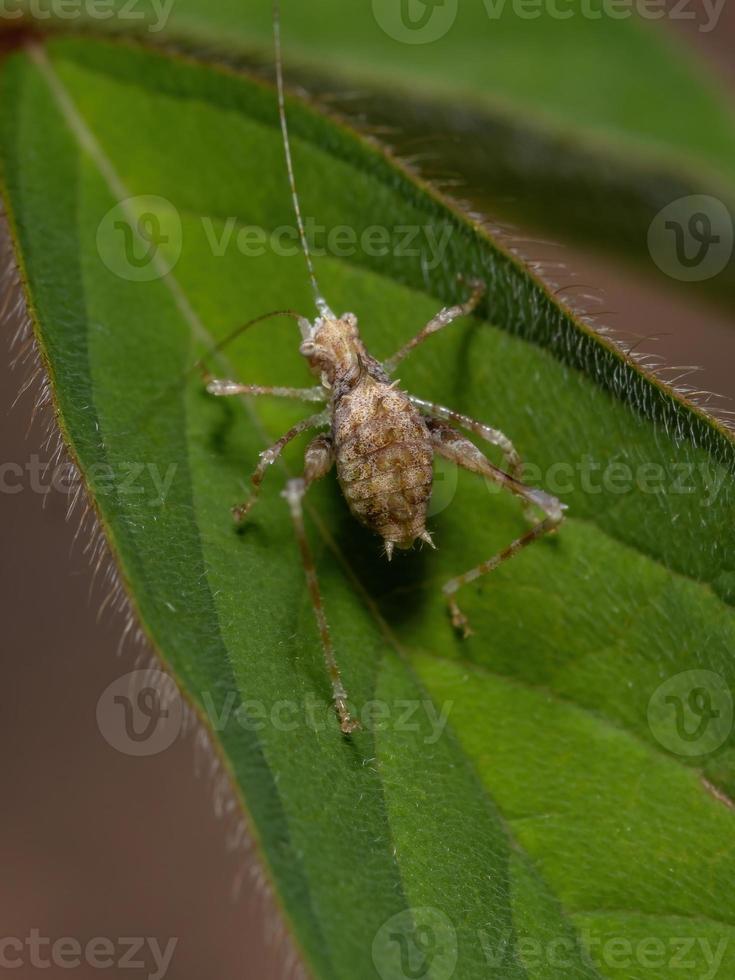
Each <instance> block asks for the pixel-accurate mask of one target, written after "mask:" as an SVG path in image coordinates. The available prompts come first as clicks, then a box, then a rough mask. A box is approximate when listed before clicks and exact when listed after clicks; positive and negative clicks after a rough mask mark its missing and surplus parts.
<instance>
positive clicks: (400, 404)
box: [333, 376, 433, 547]
mask: <svg viewBox="0 0 735 980" xmlns="http://www.w3.org/2000/svg"><path fill="white" fill-rule="evenodd" d="M333 438H334V446H335V450H336V458H337V474H338V477H339V481H340V485H341V487H342V492H343V493H344V496H345V499H346V500H347V503H348V505H349V508H350V510H351V512H352V513H353V515H354V516H355V517H356V518H357V519H358V520H359V521H360V522H361V523H363V524H365V525H366V526H367V527H369V528H371V529H372V530H373V531H375V532H376V533H378V534H380V535H381V537H383V538H384V539H385V541H386V542H393V543H394V544H396V545H398V546H399V547H408V546H409V545H411V544H412V543H413V541H414V540H415V539H416V538H417V537H419V536H420V535H421V534H422V532H424V531H425V522H426V509H427V506H428V502H429V498H430V496H431V485H432V477H433V471H432V460H433V447H432V444H431V441H430V438H429V433H428V430H427V429H426V425H425V423H424V420H423V418H422V417H421V415H420V414H419V412H418V411H417V410H416V409H415V408H414V406H413V405H412V404H411V402H410V401H409V400H408V398H407V397H406V395H405V394H404V393H403V392H401V391H397V390H395V389H394V388H391V387H390V386H389V385H387V384H384V383H382V382H380V381H376V380H375V379H373V378H371V377H369V376H364V377H363V378H361V379H360V381H358V383H357V385H356V386H355V387H354V388H353V389H352V390H351V391H350V392H348V393H347V394H345V395H343V396H342V397H341V398H340V399H339V401H338V403H337V404H335V406H334V424H333Z"/></svg>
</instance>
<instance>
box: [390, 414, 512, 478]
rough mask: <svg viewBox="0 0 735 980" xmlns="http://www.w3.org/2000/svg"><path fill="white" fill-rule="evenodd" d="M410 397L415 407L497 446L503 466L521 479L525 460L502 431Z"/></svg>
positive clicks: (467, 416) (466, 416)
mask: <svg viewBox="0 0 735 980" xmlns="http://www.w3.org/2000/svg"><path fill="white" fill-rule="evenodd" d="M408 397H409V398H410V399H411V401H412V402H413V404H414V405H416V406H417V407H418V408H420V409H422V411H424V412H427V413H428V414H429V415H435V416H436V417H437V418H440V419H443V420H444V421H445V422H454V423H455V425H459V426H461V427H462V428H463V429H467V430H468V431H469V432H473V433H474V434H475V435H476V436H479V437H480V438H481V439H484V440H485V441H486V442H489V443H490V445H492V446H497V447H498V448H499V449H500V451H501V452H502V454H503V465H504V466H505V467H506V468H507V470H508V472H509V473H510V475H511V476H512V477H513V478H514V479H516V480H518V479H519V478H520V474H521V470H522V469H523V460H522V459H521V457H520V454H519V453H518V451H517V450H516V448H515V446H514V445H513V443H512V442H511V441H510V439H509V438H508V437H507V436H506V435H505V434H504V433H503V432H501V431H500V429H493V428H492V427H491V426H489V425H485V423H484V422H478V421H476V419H473V418H470V417H469V415H462V414H461V413H460V412H455V411H454V410H453V409H451V408H445V407H444V406H443V405H437V404H435V403H434V402H425V401H424V400H423V399H422V398H416V396H415V395H409V396H408ZM452 431H454V430H452Z"/></svg>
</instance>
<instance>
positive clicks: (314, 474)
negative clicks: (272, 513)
mask: <svg viewBox="0 0 735 980" xmlns="http://www.w3.org/2000/svg"><path fill="white" fill-rule="evenodd" d="M333 462H334V449H333V446H332V440H331V438H330V437H329V436H327V435H320V436H317V437H316V439H314V441H313V442H312V443H310V445H309V446H308V448H307V450H306V457H305V467H304V475H303V477H300V478H297V479H294V480H289V481H288V483H287V484H286V488H285V490H284V491H283V496H284V497H285V498H286V500H287V501H288V505H289V508H290V510H291V518H292V520H293V525H294V531H295V532H296V540H297V541H298V545H299V551H300V552H301V561H302V563H303V566H304V574H305V575H306V584H307V586H308V588H309V594H310V596H311V604H312V607H313V609H314V616H315V618H316V622H317V627H318V629H319V638H320V640H321V644H322V650H323V652H324V660H325V663H326V665H327V673H328V674H329V679H330V681H331V684H332V698H333V700H334V707H335V709H336V711H337V715H338V717H339V727H340V729H341V730H342V731H343V732H344V734H345V735H349V734H350V732H354V731H355V730H356V729H357V728H359V727H360V724H359V722H357V721H353V720H352V718H351V717H350V711H349V708H348V707H347V691H346V690H345V687H344V684H343V683H342V676H341V674H340V671H339V666H338V665H337V658H336V656H335V653H334V647H333V645H332V637H331V635H330V633H329V624H328V623H327V617H326V614H325V612H324V603H323V601H322V594H321V590H320V589H319V580H318V579H317V575H316V567H315V565H314V558H313V556H312V553H311V548H310V547H309V541H308V539H307V537H306V529H305V527H304V513H303V507H302V500H303V498H304V494H305V493H306V491H307V489H308V488H309V486H310V485H311V484H312V483H313V482H314V481H315V480H319V479H321V477H323V476H324V475H325V474H326V473H327V472H328V471H329V470H330V468H331V466H332V464H333Z"/></svg>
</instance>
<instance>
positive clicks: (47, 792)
mask: <svg viewBox="0 0 735 980" xmlns="http://www.w3.org/2000/svg"><path fill="white" fill-rule="evenodd" d="M675 29H676V30H677V31H678V32H679V33H681V34H683V35H685V36H687V38H688V39H689V41H690V42H691V43H693V44H694V45H696V46H697V47H698V48H699V49H700V52H704V54H705V55H706V57H707V58H708V59H709V60H710V61H711V63H712V64H713V65H715V66H716V67H717V71H718V72H719V73H720V75H721V77H722V81H723V85H728V86H729V87H730V88H731V90H733V89H735V61H734V60H733V58H732V53H731V52H732V50H733V40H734V39H735V10H733V9H732V7H731V9H730V10H727V9H725V10H724V11H723V14H722V18H721V21H720V24H719V26H718V28H717V29H716V30H714V31H713V32H711V33H710V34H706V35H705V34H700V33H698V32H696V31H693V30H691V29H689V28H688V26H687V22H686V21H679V22H678V23H677V24H676V25H675ZM652 84H655V80H654V79H652ZM543 237H546V238H548V235H544V236H543ZM554 257H555V258H556V253H555V255H554ZM564 260H565V261H566V263H567V264H568V266H569V268H570V269H572V270H574V271H576V272H577V273H579V278H580V279H581V281H583V282H585V283H589V284H591V285H593V286H594V287H595V288H596V289H602V290H603V291H604V295H605V307H604V308H605V309H606V310H611V311H614V315H613V316H609V317H607V318H606V319H607V321H608V322H610V323H611V324H613V325H617V326H620V327H621V328H623V327H624V329H625V331H626V333H628V332H630V333H638V334H641V335H646V336H648V335H650V334H657V335H659V336H660V339H659V340H658V341H657V342H655V343H654V342H653V341H651V342H649V343H647V344H646V345H645V349H647V350H653V351H655V352H657V353H660V354H662V355H663V356H664V357H665V359H666V361H667V362H668V363H671V364H681V365H691V364H699V365H702V367H703V368H704V371H703V372H702V373H701V375H700V376H699V379H698V381H697V384H698V386H700V387H702V388H705V389H708V390H710V391H714V392H719V393H721V394H723V395H728V396H732V395H734V394H735V372H734V371H733V367H734V366H735V322H733V318H732V316H731V315H729V314H728V313H726V312H723V311H722V310H720V309H718V308H716V307H707V306H705V305H703V303H702V301H701V299H700V298H699V297H698V295H697V294H696V293H695V292H694V290H687V289H686V288H685V287H681V286H678V287H672V288H667V287H666V285H665V284H661V281H660V279H659V280H658V281H657V282H656V284H654V282H653V280H649V279H648V278H646V277H645V275H644V274H643V273H641V274H636V275H634V274H632V273H631V272H630V271H627V270H622V269H620V268H618V267H616V266H615V265H614V264H613V263H612V262H610V261H609V260H607V259H604V258H602V257H594V256H590V255H589V254H581V252H580V251H579V250H575V249H572V248H566V249H565V250H564ZM2 330H3V341H4V342H3V343H2V346H0V351H1V353H0V463H7V462H15V463H18V464H20V465H21V466H25V465H26V463H27V462H28V461H29V460H30V459H32V458H33V457H34V455H35V456H37V457H38V458H39V459H40V460H41V461H42V462H45V461H47V460H48V455H49V454H48V451H47V450H45V449H44V448H43V447H42V445H41V442H42V436H43V433H42V430H41V428H40V427H39V426H38V425H34V426H32V427H31V429H30V431H29V433H28V436H27V437H26V436H25V429H26V426H27V420H28V416H29V412H30V407H31V400H30V398H29V397H26V398H24V399H22V400H21V402H20V403H19V405H18V406H17V407H16V408H15V409H13V410H12V411H11V403H12V401H13V399H14V398H15V395H16V393H17V390H18V386H19V384H20V380H21V379H20V375H19V374H17V373H16V374H13V373H11V372H10V370H9V366H8V361H9V355H8V344H7V335H8V329H7V325H6V324H3V327H2ZM723 407H732V406H728V404H726V403H723ZM11 482H13V479H12V478H11ZM23 483H24V486H23V488H22V489H21V490H20V491H19V492H0V541H2V563H1V564H0V608H1V609H2V641H3V657H2V661H1V663H0V755H1V757H2V774H3V787H2V805H1V807H0V867H1V868H2V876H1V877H0V940H1V939H2V938H3V937H18V938H20V939H21V940H24V939H25V938H26V937H28V936H29V935H30V933H31V930H32V929H34V928H35V929H37V930H39V932H40V933H41V935H42V936H45V937H50V938H51V939H52V940H54V939H58V938H61V937H74V938H75V939H77V940H78V941H79V942H81V943H82V944H84V943H86V942H88V941H89V940H90V939H91V938H93V937H96V936H101V937H108V938H109V939H112V941H113V942H116V941H117V940H118V939H119V938H120V937H138V936H139V937H155V938H156V939H157V940H158V942H159V943H160V946H161V949H164V948H165V947H166V944H167V942H168V941H169V939H171V938H174V937H175V938H176V939H177V945H176V948H175V951H174V954H173V959H172V961H171V965H170V967H169V969H168V972H167V974H166V975H167V976H168V977H170V978H176V980H203V978H208V980H220V978H231V977H240V978H244V980H251V978H253V980H267V978H268V977H271V976H282V975H283V973H284V959H285V955H286V951H285V950H284V949H283V948H282V946H283V944H281V943H279V942H278V941H277V940H275V941H271V942H268V941H267V940H266V933H267V932H268V929H266V924H267V923H268V922H269V920H270V922H269V924H270V925H272V913H268V912H267V902H266V901H265V900H264V899H263V898H262V896H259V895H258V893H257V891H256V890H255V889H254V888H253V886H252V883H251V879H250V877H249V876H248V875H247V874H246V875H245V878H244V881H243V885H242V888H241V889H240V892H239V895H237V896H236V897H233V885H234V883H235V880H236V878H237V877H238V874H239V873H240V872H241V871H242V858H241V857H236V856H233V855H232V854H231V853H230V852H229V851H228V848H227V846H226V831H227V829H228V828H227V827H226V826H225V825H224V824H223V822H222V821H221V820H219V819H218V818H217V817H216V815H215V808H214V804H213V789H212V784H211V781H210V780H209V779H208V778H207V777H206V776H198V775H197V774H196V772H195V752H194V748H193V739H192V738H191V737H188V738H184V739H178V740H177V741H175V742H174V744H173V745H172V746H171V747H170V748H168V749H167V750H166V751H164V752H162V753H160V754H158V755H154V756H151V757H148V758H134V757H131V756H126V755H124V754H122V753H120V752H118V751H116V750H114V749H113V748H112V747H111V746H110V745H109V744H108V743H107V742H106V741H105V740H104V738H103V737H102V735H101V733H100V730H99V728H98V726H97V722H96V717H95V710H96V705H97V700H98V698H99V696H100V694H101V693H102V692H103V690H104V689H105V688H106V687H107V685H108V684H110V683H111V682H112V681H113V680H115V678H117V677H120V676H121V675H123V674H125V673H126V672H127V671H129V670H131V669H133V668H134V667H135V666H136V664H135V659H134V656H133V654H132V653H131V652H127V653H124V654H123V655H121V656H116V654H115V650H116V648H117V643H118V638H119V633H120V625H119V621H116V620H115V618H114V617H111V616H103V617H102V618H101V619H100V620H99V621H98V618H97V611H98V608H99V606H100V602H101V599H102V592H101V591H100V589H99V588H96V589H95V588H93V589H92V591H91V592H90V570H89V564H88V560H87V558H86V557H85V556H84V555H83V554H82V543H83V542H82V541H81V540H80V541H77V543H76V545H74V546H72V539H73V535H74V530H75V524H73V523H72V524H69V523H67V522H66V520H65V512H66V507H67V500H66V498H65V497H64V496H63V495H62V494H61V493H59V492H54V491H52V492H50V493H48V494H47V495H46V496H45V497H44V496H42V495H40V494H38V493H36V492H33V490H32V489H30V487H29V485H28V478H27V477H24V478H23ZM1 952H2V950H0V953H1ZM42 953H43V955H44V956H47V955H48V949H47V948H45V949H42ZM8 955H10V956H11V957H12V955H13V952H12V950H11V951H10V952H9V954H8ZM142 955H143V952H141V953H140V954H139V956H142ZM145 961H146V964H147V967H146V968H141V969H136V970H134V971H133V973H132V975H135V976H139V975H140V976H148V975H149V974H151V973H154V972H155V966H154V962H153V960H152V958H151V955H150V951H148V952H146V954H145ZM0 969H2V968H1V967H0ZM35 972H36V971H35V970H33V969H32V968H31V967H30V966H26V967H22V968H21V969H17V970H14V971H13V972H12V975H14V976H16V977H25V976H32V975H35ZM57 974H58V975H60V976H61V975H63V976H69V975H71V976H74V977H79V978H85V980H86V978H92V977H96V976H98V975H99V970H98V969H93V968H92V967H90V966H86V967H85V966H81V967H79V968H77V969H74V970H69V969H66V970H62V969H60V968H57V967H50V968H48V969H46V971H45V974H44V975H45V976H46V977H49V978H52V977H55V976H56V975H57ZM107 975H108V976H109V975H124V976H130V975H131V971H130V970H127V969H126V970H123V969H122V968H118V967H113V968H111V969H110V970H108V971H107Z"/></svg>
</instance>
